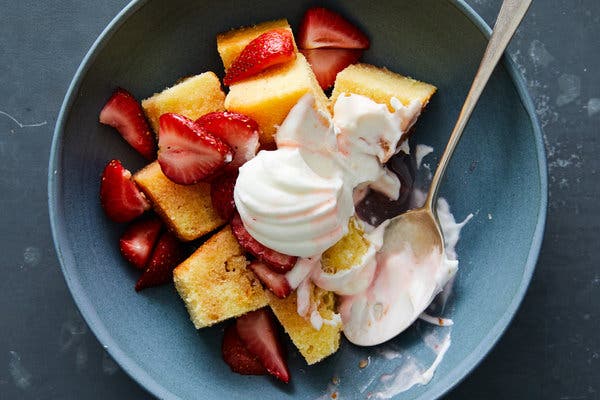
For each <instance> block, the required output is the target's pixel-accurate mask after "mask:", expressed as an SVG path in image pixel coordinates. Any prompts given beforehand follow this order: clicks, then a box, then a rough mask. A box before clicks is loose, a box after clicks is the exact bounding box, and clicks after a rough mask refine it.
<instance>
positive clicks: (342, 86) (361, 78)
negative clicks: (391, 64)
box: [331, 64, 437, 112]
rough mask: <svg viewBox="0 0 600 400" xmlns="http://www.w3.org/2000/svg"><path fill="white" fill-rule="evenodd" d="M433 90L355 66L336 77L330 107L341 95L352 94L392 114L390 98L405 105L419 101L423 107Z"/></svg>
mask: <svg viewBox="0 0 600 400" xmlns="http://www.w3.org/2000/svg"><path fill="white" fill-rule="evenodd" d="M436 90H437V88H436V87H435V86H433V85H430V84H429V83H425V82H420V81H417V80H415V79H412V78H408V77H406V76H402V75H400V74H397V73H395V72H392V71H390V70H388V69H385V68H379V67H375V66H373V65H369V64H354V65H350V66H348V67H346V68H345V69H344V70H342V71H340V72H339V73H338V74H337V77H336V79H335V85H334V87H333V92H332V93H331V106H332V107H333V105H334V104H335V101H336V100H337V98H338V97H339V96H340V95H341V94H342V93H346V94H350V93H352V94H360V95H363V96H366V97H368V98H370V99H371V100H373V101H375V102H376V103H380V104H387V105H388V108H389V109H390V111H392V112H393V111H394V110H393V108H392V106H391V104H390V99H391V98H392V97H396V98H397V99H398V100H400V102H402V104H404V105H408V104H409V103H410V102H411V101H413V100H418V101H420V102H421V105H422V107H425V106H426V105H427V103H428V102H429V99H430V98H431V96H432V95H433V94H434V93H435V92H436Z"/></svg>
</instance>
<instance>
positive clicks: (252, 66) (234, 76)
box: [223, 29, 296, 86]
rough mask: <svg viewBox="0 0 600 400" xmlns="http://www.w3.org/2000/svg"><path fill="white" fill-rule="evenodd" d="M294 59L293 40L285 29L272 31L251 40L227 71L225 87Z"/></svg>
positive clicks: (224, 80) (224, 81)
mask: <svg viewBox="0 0 600 400" xmlns="http://www.w3.org/2000/svg"><path fill="white" fill-rule="evenodd" d="M294 58H296V53H295V52H294V38H293V37H292V33H291V32H290V31H289V30H287V29H274V30H271V31H268V32H265V33H263V34H262V35H260V36H258V37H257V38H256V39H254V40H252V41H251V42H250V43H248V45H247V46H246V47H244V50H242V52H241V53H240V55H238V56H237V58H236V59H235V60H233V63H232V64H231V67H229V69H228V70H227V73H226V74H225V78H223V83H224V84H225V85H227V86H231V85H232V84H234V83H236V82H239V81H241V80H243V79H246V78H249V77H251V76H254V75H256V74H258V73H259V72H261V71H264V70H265V69H267V68H269V67H271V66H273V65H277V64H283V63H285V62H288V61H291V60H293V59H294Z"/></svg>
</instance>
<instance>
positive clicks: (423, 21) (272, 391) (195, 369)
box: [49, 0, 547, 399]
mask: <svg viewBox="0 0 600 400" xmlns="http://www.w3.org/2000/svg"><path fill="white" fill-rule="evenodd" d="M311 3H312V2H311V1H297V2H281V1H267V0H258V1H257V2H244V1H232V0H221V1H219V2H212V1H200V0H197V1H190V0H173V1H170V2H163V1H158V0H148V1H143V0H141V1H134V2H132V3H131V4H130V5H128V6H127V7H126V8H125V10H123V11H122V12H121V13H120V14H119V15H118V16H117V17H116V18H115V19H114V20H113V22H112V23H111V24H110V25H109V26H108V27H107V28H106V30H105V31H104V32H103V33H102V35H101V36H100V37H99V38H98V40H97V41H96V43H95V44H94V45H93V47H92V48H91V50H90V51H89V53H88V54H87V55H86V57H85V59H84V60H83V62H82V63H81V66H80V67H79V69H78V71H77V73H76V75H75V77H74V79H73V82H72V83H71V87H70V88H69V91H68V94H67V96H66V98H65V101H64V104H63V107H62V110H61V112H60V115H59V118H58V123H57V125H56V131H55V135H54V141H53V144H52V154H51V160H50V167H49V168H50V170H49V204H50V216H51V221H52V230H53V234H54V240H55V243H56V250H57V252H58V256H59V259H60V262H61V264H62V268H63V272H64V275H65V279H66V281H67V283H68V285H69V288H70V290H71V292H72V294H73V297H74V298H75V301H76V302H77V304H78V306H79V308H80V310H81V312H82V314H83V316H84V317H85V319H86V321H87V323H88V324H89V325H90V327H91V329H92V330H93V331H94V333H95V334H96V336H97V337H98V339H99V340H100V342H101V343H102V344H103V345H104V346H105V347H106V349H107V350H108V351H109V352H110V354H111V355H112V356H113V357H114V358H115V360H116V361H117V362H118V363H119V364H120V365H121V366H122V367H123V368H124V369H125V371H127V372H128V373H129V374H130V375H131V376H132V377H133V378H134V379H136V380H137V381H138V382H139V383H140V384H141V385H143V386H144V387H145V388H146V389H148V390H149V391H150V392H152V393H153V394H155V395H156V396H158V397H161V398H165V399H193V398H211V399H212V398H228V399H238V398H239V399H242V398H243V399H247V398H253V397H256V398H261V399H282V398H298V399H314V398H316V397H318V396H321V395H324V394H328V393H330V392H332V391H336V392H338V394H339V395H340V396H341V397H342V398H365V397H366V396H367V394H368V393H369V392H372V391H374V390H377V388H378V387H380V385H381V384H380V382H379V379H377V378H378V377H379V376H381V374H385V373H390V372H393V371H394V369H395V368H396V367H397V365H398V364H399V362H400V361H401V360H402V358H400V359H391V360H389V359H386V358H385V357H382V356H381V355H380V353H381V351H380V350H381V349H382V348H384V349H390V348H391V349H396V350H400V351H401V352H405V354H412V355H414V356H415V357H416V358H419V359H422V360H425V361H424V362H430V361H431V359H432V358H433V356H432V354H431V351H430V350H429V349H428V348H427V347H426V346H425V344H424V343H423V341H422V340H421V339H420V337H421V335H422V334H423V333H427V332H429V331H430V330H431V329H433V328H428V327H426V326H425V325H423V324H420V323H417V324H415V326H413V327H412V328H411V329H410V330H409V331H407V332H406V333H404V334H403V335H400V336H399V337H398V338H396V339H394V340H393V341H391V342H390V343H388V344H385V345H383V346H382V347H379V348H375V349H373V348H358V347H355V346H352V345H350V344H349V343H348V342H343V343H342V345H341V348H340V350H339V351H338V352H337V353H336V354H335V355H333V356H332V357H330V358H328V359H327V360H325V361H324V362H322V363H320V364H318V365H316V366H312V367H307V365H306V364H305V362H304V361H303V359H302V358H301V357H300V356H299V354H298V353H297V352H296V351H295V350H294V349H293V347H292V346H291V345H290V344H288V347H289V354H290V356H289V362H290V369H291V371H292V376H293V378H292V383H291V384H289V385H288V386H285V385H280V384H278V383H277V382H276V381H275V380H274V379H271V378H269V377H247V376H240V375H236V374H233V373H231V372H230V370H229V368H228V367H227V366H226V365H225V363H223V362H222V361H221V355H220V341H221V336H222V334H221V333H222V326H217V327H214V328H210V329H205V330H201V331H196V330H195V329H194V328H193V326H192V324H191V323H190V321H189V319H188V316H187V313H186V310H185V308H184V306H183V303H182V301H181V300H180V299H179V298H178V296H177V294H176V292H175V290H174V289H173V287H172V286H165V287H161V288H157V289H150V290H146V291H144V292H142V293H141V294H137V293H136V292H135V291H134V290H133V286H134V282H135V279H136V275H137V273H136V272H135V271H132V269H131V268H129V267H128V266H127V265H126V263H125V262H124V261H123V260H122V259H121V256H120V254H119V250H118V246H117V241H118V238H119V235H120V233H121V232H122V230H123V227H122V226H117V225H115V224H113V223H111V222H109V221H108V220H107V219H106V218H105V216H104V215H103V212H102V210H101V208H100V204H99V200H98V189H99V180H100V173H101V171H102V169H103V167H104V166H105V164H106V163H107V162H108V160H109V159H112V158H119V159H121V160H122V161H123V163H124V165H126V166H127V167H128V168H130V169H131V170H136V169H137V168H139V167H141V166H142V165H143V164H144V162H143V160H142V159H141V157H139V156H138V155H136V154H135V152H134V151H133V150H131V149H130V148H129V147H128V145H127V144H125V142H124V141H123V140H121V138H120V137H119V135H118V134H117V133H115V132H114V131H112V130H111V129H109V128H107V127H104V126H101V125H100V124H99V123H98V112H99V110H100V109H101V108H102V105H103V103H104V102H105V101H106V99H107V98H108V97H109V96H110V94H111V92H112V90H113V89H114V88H115V87H116V86H123V87H125V88H127V89H129V90H130V91H131V92H132V93H134V95H136V96H137V97H138V98H143V97H145V96H149V95H151V94H152V93H154V92H156V91H159V90H161V89H162V88H164V87H165V86H167V85H170V84H172V83H173V82H175V81H176V80H177V79H179V78H180V77H182V76H186V75H192V74H196V73H200V72H203V71H206V70H213V71H217V72H221V71H222V67H221V64H220V61H219V57H218V55H217V51H216V45H215V35H216V34H217V33H218V32H221V31H224V30H228V29H230V28H232V27H237V26H241V25H247V24H252V23H256V22H260V21H264V20H269V19H276V18H282V17H286V18H288V19H289V20H290V22H291V24H292V25H293V26H297V24H298V22H299V19H300V18H301V16H302V14H303V11H304V10H305V9H306V8H307V7H308V6H309V5H311ZM327 5H328V6H330V7H332V8H334V9H337V10H338V11H340V12H342V13H344V14H345V15H347V16H348V17H349V18H351V19H352V20H354V21H355V22H356V23H358V25H359V26H361V28H362V29H364V30H365V31H366V32H368V34H369V36H370V37H371V39H372V48H371V49H370V50H369V51H368V52H367V53H366V55H365V60H366V61H367V62H370V63H373V64H375V65H379V66H386V67H388V68H389V69H391V70H394V71H398V72H402V73H405V74H410V75H412V76H414V77H415V78H417V79H422V80H425V81H428V82H432V83H433V84H435V85H436V86H437V87H438V88H439V92H438V93H437V94H436V95H435V97H434V98H433V100H432V101H431V103H430V105H429V107H428V109H427V111H426V113H425V114H424V115H423V116H422V118H421V120H420V122H419V126H418V129H417V132H416V134H415V137H414V138H415V140H416V141H418V142H420V143H427V144H430V145H432V146H434V148H435V149H436V151H435V153H434V155H433V158H432V159H431V160H429V161H431V164H432V165H435V162H436V160H437V157H438V156H439V154H440V152H441V150H442V149H443V147H444V144H445V142H446V140H447V138H448V135H449V132H450V131H451V128H452V126H453V125H454V121H455V119H456V117H457V115H458V112H459V109H460V107H461V104H462V101H463V99H464V97H465V95H466V93H467V89H468V87H469V85H470V82H471V79H472V77H473V76H474V73H475V70H476V68H477V66H478V64H479V60H480V57H481V55H482V54H483V50H484V48H485V45H486V41H487V37H488V34H489V31H490V29H489V27H487V26H486V25H485V23H484V22H483V21H482V20H481V18H479V17H478V16H477V15H476V14H475V13H474V12H473V10H471V9H470V8H469V7H468V6H467V5H466V4H465V3H463V2H462V1H459V0H454V1H450V0H448V1H442V0H421V1H408V0H406V1H395V0H389V1H378V2H365V1H360V0H352V1H344V2H327ZM533 110H534V108H533V105H532V102H531V99H530V98H529V97H528V95H527V92H526V90H525V85H524V83H523V81H522V79H521V77H520V76H519V75H518V73H517V72H516V70H515V67H514V66H513V65H512V63H511V62H510V60H508V59H506V58H505V60H504V63H503V64H502V65H500V66H499V67H498V69H497V71H496V72H495V73H494V75H493V76H492V78H491V80H490V83H489V85H488V87H487V89H486V90H485V92H484V94H483V97H482V99H481V101H480V102H479V105H478V106H477V109H476V110H475V113H474V114H473V117H472V118H471V122H470V124H469V126H468V128H467V131H466V132H465V134H464V136H463V139H462V142H461V143H460V145H459V147H458V149H457V151H456V153H455V156H454V159H453V160H452V163H451V165H450V168H449V170H448V173H447V177H446V180H445V183H444V185H443V187H442V189H441V193H442V195H443V196H444V197H446V198H447V199H448V200H449V202H450V204H451V206H452V209H453V211H454V214H455V215H456V216H457V218H463V217H464V216H466V215H467V214H468V213H471V212H472V213H474V215H475V217H474V219H473V221H472V222H470V223H469V224H468V225H467V227H466V228H465V229H464V232H463V237H462V239H461V241H460V242H459V246H458V252H459V255H460V260H461V267H460V270H459V273H458V277H457V280H456V283H455V285H454V291H453V294H452V296H451V298H450V301H449V304H448V307H447V308H446V311H445V312H444V314H445V316H449V317H451V318H452V319H453V320H454V322H455V325H454V326H453V327H452V328H451V329H452V346H451V347H450V349H449V351H448V353H447V354H446V357H445V358H444V360H443V362H442V363H441V365H440V366H439V368H438V370H437V372H436V373H435V376H434V378H433V380H432V381H431V382H430V383H429V384H428V385H426V386H415V387H413V388H412V389H411V390H409V391H407V392H405V393H403V394H401V395H399V397H398V398H402V399H433V398H437V397H439V396H440V395H442V394H443V393H444V392H446V391H447V390H448V389H450V388H451V387H452V386H453V385H455V384H456V383H458V382H459V381H460V380H461V379H462V378H464V377H465V376H466V375H467V374H468V373H469V372H470V371H471V370H472V369H473V368H474V367H475V366H476V365H477V363H478V362H480V361H481V360H482V358H483V357H484V356H485V355H486V354H487V353H488V351H489V350H490V349H491V348H492V346H493V345H494V343H495V342H496V341H497V340H498V338H499V337H500V335H501V334H502V332H503V331H504V330H505V329H506V327H507V325H508V324H509V322H510V320H511V318H512V317H513V315H514V313H515V311H516V309H517V307H518V305H519V303H520V302H521V299H522V298H523V295H524V293H525V291H526V289H527V285H528V284H529V280H530V278H531V275H532V272H533V269H534V266H535V262H536V258H537V255H538V252H539V248H540V243H541V239H542V231H543V227H544V220H545V215H546V194H547V188H546V184H547V182H546V165H545V156H544V150H543V145H542V138H541V132H540V128H539V126H538V123H537V121H536V119H535V115H534V111H533ZM436 329H438V330H440V329H442V330H443V329H450V328H436ZM444 332H445V331H440V332H437V331H435V330H434V334H443V333H444ZM368 356H372V357H371V363H370V365H369V366H368V367H367V368H364V369H360V368H358V363H359V361H360V360H361V359H365V358H367V357H368ZM334 376H336V377H338V378H339V384H338V385H337V386H336V387H333V386H332V384H331V380H332V377H334ZM372 379H374V380H373V381H372V383H371V385H367V384H368V382H369V381H370V380H372Z"/></svg>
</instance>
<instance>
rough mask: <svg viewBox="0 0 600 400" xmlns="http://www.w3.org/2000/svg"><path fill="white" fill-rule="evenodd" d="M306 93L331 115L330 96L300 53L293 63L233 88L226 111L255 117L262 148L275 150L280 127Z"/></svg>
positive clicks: (266, 72)
mask: <svg viewBox="0 0 600 400" xmlns="http://www.w3.org/2000/svg"><path fill="white" fill-rule="evenodd" d="M306 93H312V94H313V95H314V97H315V100H316V104H317V107H318V108H319V109H320V110H323V111H324V112H328V105H329V101H328V99H327V96H325V93H324V92H323V90H322V89H321V87H320V86H319V83H318V82H317V78H316V77H315V74H314V73H313V72H312V69H311V68H310V65H309V64H308V62H307V61H306V59H305V58H304V56H303V55H302V54H300V53H298V54H297V56H296V59H295V60H294V61H290V62H288V63H286V64H284V65H282V66H279V67H273V68H270V69H269V70H267V71H264V72H263V73H261V74H258V75H256V76H254V77H252V78H249V79H246V80H244V81H242V82H239V83H236V84H234V85H232V86H231V87H230V88H229V93H228V94H227V97H226V98H225V108H226V109H227V110H228V111H234V112H238V113H241V114H245V115H247V116H249V117H251V118H253V119H254V120H255V121H256V122H257V123H258V126H259V127H260V129H261V136H260V143H261V145H263V146H264V147H272V146H273V145H274V143H275V139H274V137H273V134H275V132H276V131H277V127H278V126H279V125H280V124H281V123H282V122H283V120H284V119H285V117H286V116H287V115H288V113H289V111H290V110H291V109H292V107H293V106H294V105H295V104H296V103H297V102H298V100H299V99H300V98H301V97H302V96H303V95H305V94H306Z"/></svg>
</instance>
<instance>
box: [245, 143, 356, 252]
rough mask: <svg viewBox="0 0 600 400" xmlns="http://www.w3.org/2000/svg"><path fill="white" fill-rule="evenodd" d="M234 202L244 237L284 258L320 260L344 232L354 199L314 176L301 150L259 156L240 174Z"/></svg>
mask: <svg viewBox="0 0 600 400" xmlns="http://www.w3.org/2000/svg"><path fill="white" fill-rule="evenodd" d="M234 199H235V203H236V206H237V209H238V211H239V213H240V216H241V217H242V221H243V222H244V226H245V227H246V229H247V230H248V233H250V235H252V237H254V238H255V239H256V240H258V241H259V242H260V243H262V244H264V245H265V246H267V247H269V248H271V249H274V250H277V251H279V252H281V253H284V254H289V255H293V256H301V257H309V256H312V255H314V254H320V253H321V252H323V251H324V250H325V249H327V248H329V247H331V246H332V245H333V244H335V243H336V242H337V241H338V240H340V239H341V238H342V237H343V236H344V235H345V234H346V233H347V231H348V228H347V225H348V220H349V219H350V217H351V216H352V215H353V214H354V204H353V202H352V193H351V192H350V191H349V190H348V189H347V188H346V187H345V185H344V182H343V179H342V177H341V176H340V175H339V174H335V175H333V176H332V177H331V178H325V177H323V176H320V175H318V174H317V173H315V171H314V170H313V169H312V168H311V167H310V166H309V165H308V164H307V163H306V161H305V159H304V157H303V156H302V155H301V153H300V149H294V148H285V149H279V150H277V151H261V152H259V153H258V154H257V156H256V157H254V158H253V159H252V160H250V161H248V162H247V163H246V164H244V165H243V166H242V167H241V168H240V174H239V177H238V180H237V183H236V186H235V190H234Z"/></svg>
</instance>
